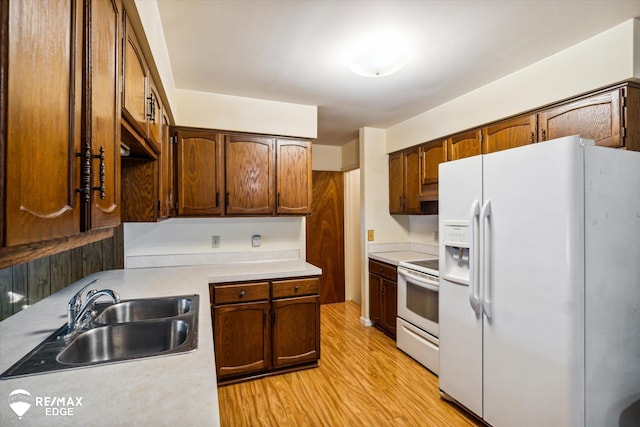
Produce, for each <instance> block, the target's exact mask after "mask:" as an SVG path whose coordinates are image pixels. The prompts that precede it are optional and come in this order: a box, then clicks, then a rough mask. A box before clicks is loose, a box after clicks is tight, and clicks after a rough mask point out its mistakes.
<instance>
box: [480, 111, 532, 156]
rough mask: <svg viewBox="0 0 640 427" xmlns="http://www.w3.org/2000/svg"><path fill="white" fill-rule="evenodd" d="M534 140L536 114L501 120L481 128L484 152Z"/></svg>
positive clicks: (518, 145)
mask: <svg viewBox="0 0 640 427" xmlns="http://www.w3.org/2000/svg"><path fill="white" fill-rule="evenodd" d="M535 140H536V115H535V114H530V115H526V116H520V117H515V118H513V119H508V120H503V121H501V122H498V123H495V124H492V125H490V126H487V127H485V128H483V129H482V152H483V153H484V154H488V153H493V152H495V151H500V150H506V149H508V148H514V147H520V146H522V145H527V144H532V143H534V142H535Z"/></svg>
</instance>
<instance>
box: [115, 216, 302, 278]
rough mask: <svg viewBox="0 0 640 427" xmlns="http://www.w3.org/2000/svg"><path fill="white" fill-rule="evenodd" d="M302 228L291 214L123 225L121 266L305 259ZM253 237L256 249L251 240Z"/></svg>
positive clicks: (173, 220)
mask: <svg viewBox="0 0 640 427" xmlns="http://www.w3.org/2000/svg"><path fill="white" fill-rule="evenodd" d="M305 226H306V222H305V218H304V217H297V216H296V217H252V218H237V217H234V218H172V219H168V220H166V221H161V222H157V223H125V224H124V256H125V268H137V267H146V266H166V265H193V264H202V263H219V262H225V261H226V260H228V259H233V260H235V261H237V260H238V257H240V258H242V259H240V260H249V259H255V260H260V259H265V260H267V259H282V258H301V259H305V250H306V242H305V236H306V230H305ZM256 235H258V236H260V238H259V245H258V246H254V245H255V243H254V241H253V239H252V237H253V236H256ZM214 236H215V238H214ZM214 240H216V241H217V242H215V243H214ZM213 246H217V247H213ZM247 257H249V258H247Z"/></svg>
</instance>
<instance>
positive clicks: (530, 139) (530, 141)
mask: <svg viewBox="0 0 640 427" xmlns="http://www.w3.org/2000/svg"><path fill="white" fill-rule="evenodd" d="M534 138H535V135H534V134H533V132H531V133H530V134H529V144H533V142H534Z"/></svg>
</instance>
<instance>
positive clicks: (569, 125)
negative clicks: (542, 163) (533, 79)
mask: <svg viewBox="0 0 640 427" xmlns="http://www.w3.org/2000/svg"><path fill="white" fill-rule="evenodd" d="M621 91H622V89H615V90H613V91H610V92H605V93H601V94H598V95H594V96H590V97H588V98H584V99H580V100H577V101H574V102H570V103H567V104H563V105H560V106H557V107H553V108H549V109H547V110H543V111H541V112H540V113H538V126H539V129H538V132H539V133H538V140H539V141H547V140H550V139H555V138H560V137H563V136H570V135H580V136H581V137H583V138H588V139H593V140H594V141H595V143H596V145H602V146H605V147H620V146H622V144H623V142H622V140H621V138H620V129H621V114H620V99H621Z"/></svg>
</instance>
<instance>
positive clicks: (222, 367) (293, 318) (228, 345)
mask: <svg viewBox="0 0 640 427" xmlns="http://www.w3.org/2000/svg"><path fill="white" fill-rule="evenodd" d="M318 283H319V280H318V278H317V277H313V278H299V279H289V280H274V281H271V282H246V283H222V284H211V285H210V293H211V304H212V317H213V336H214V346H215V356H216V361H215V362H216V374H217V377H218V384H219V385H223V384H230V383H233V382H238V381H243V380H247V379H251V378H257V377H262V376H266V375H272V374H276V373H281V372H289V371H293V370H297V369H304V368H307V367H313V366H316V365H317V361H318V360H319V359H320V296H319V294H318V291H319V289H318Z"/></svg>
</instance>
